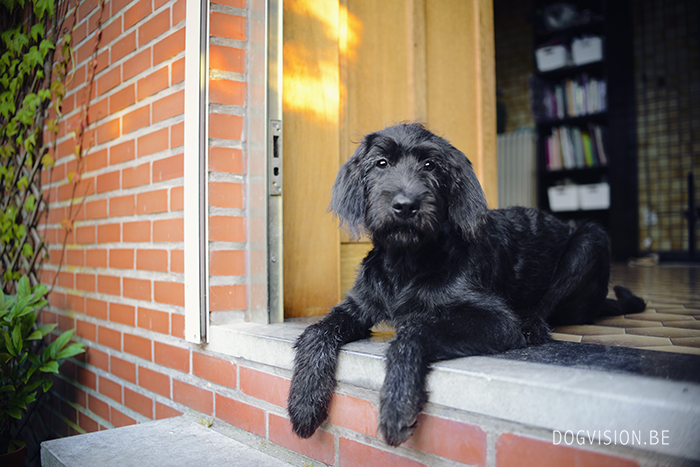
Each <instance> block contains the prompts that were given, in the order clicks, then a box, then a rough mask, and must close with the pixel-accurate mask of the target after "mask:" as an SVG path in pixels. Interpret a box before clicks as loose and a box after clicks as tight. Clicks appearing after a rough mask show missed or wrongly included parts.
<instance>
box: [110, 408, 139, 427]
mask: <svg viewBox="0 0 700 467" xmlns="http://www.w3.org/2000/svg"><path fill="white" fill-rule="evenodd" d="M109 411H110V420H111V421H112V425H114V427H115V428H120V427H123V426H129V425H136V420H134V419H133V418H131V417H129V416H128V415H124V413H122V412H120V411H119V410H117V409H115V408H114V407H110V408H109Z"/></svg>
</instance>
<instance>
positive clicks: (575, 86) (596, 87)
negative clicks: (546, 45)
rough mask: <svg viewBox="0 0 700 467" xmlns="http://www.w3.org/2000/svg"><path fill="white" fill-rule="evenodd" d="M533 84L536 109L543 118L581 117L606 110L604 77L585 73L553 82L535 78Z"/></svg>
mask: <svg viewBox="0 0 700 467" xmlns="http://www.w3.org/2000/svg"><path fill="white" fill-rule="evenodd" d="M531 87H532V94H533V96H532V97H533V110H534V111H535V115H536V119H537V120H540V121H543V120H562V119H564V118H573V117H581V116H584V115H592V114H596V113H601V112H605V110H606V109H607V105H606V99H607V95H606V94H607V83H606V82H605V80H604V79H598V78H590V77H588V75H586V74H582V75H580V76H577V77H574V78H567V79H565V80H564V81H562V82H560V83H557V84H554V85H552V84H549V83H547V82H544V81H543V80H536V81H533V82H532V85H531Z"/></svg>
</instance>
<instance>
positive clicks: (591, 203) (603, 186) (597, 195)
mask: <svg viewBox="0 0 700 467" xmlns="http://www.w3.org/2000/svg"><path fill="white" fill-rule="evenodd" d="M578 190H579V192H578V196H579V203H580V205H581V209H583V210H592V209H608V208H609V207H610V185H608V184H607V183H594V184H592V185H579V186H578Z"/></svg>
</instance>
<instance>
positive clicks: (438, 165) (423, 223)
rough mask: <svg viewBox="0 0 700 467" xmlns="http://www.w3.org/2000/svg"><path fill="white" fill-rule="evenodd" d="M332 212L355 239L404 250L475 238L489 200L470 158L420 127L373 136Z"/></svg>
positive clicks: (347, 168) (349, 170)
mask: <svg viewBox="0 0 700 467" xmlns="http://www.w3.org/2000/svg"><path fill="white" fill-rule="evenodd" d="M330 209H331V210H332V211H333V212H335V213H336V214H337V216H338V217H339V218H340V222H341V226H343V227H345V228H346V229H347V230H348V231H349V232H350V233H351V235H353V236H359V235H360V234H361V233H362V231H364V230H366V231H367V232H369V234H370V235H371V236H372V239H373V241H375V242H380V243H382V244H386V245H390V246H398V247H409V246H415V245H420V244H422V243H423V242H426V241H432V240H436V239H437V237H438V236H439V235H440V233H441V232H445V231H450V230H452V231H455V232H457V233H458V234H459V235H461V236H462V237H463V238H465V239H467V238H469V237H471V236H472V235H473V234H474V232H475V230H476V229H477V228H478V225H479V222H480V219H481V218H482V215H483V213H485V212H486V211H487V209H488V208H487V204H486V198H485V197H484V192H483V190H482V189H481V185H480V184H479V181H478V179H477V178H476V174H474V170H472V166H471V163H470V162H469V160H468V159H467V158H466V157H465V156H464V154H463V153H462V152H460V151H459V150H457V149H455V148H454V147H453V146H452V145H451V144H450V143H449V142H448V141H447V140H445V139H444V138H441V137H439V136H437V135H435V134H433V133H431V132H430V131H428V130H426V129H425V128H424V127H423V126H421V125H418V124H400V125H396V126H392V127H388V128H385V129H384V130H381V131H378V132H376V133H371V134H369V135H367V136H365V138H364V139H363V140H362V142H361V143H360V146H359V147H358V148H357V150H356V151H355V153H354V154H353V155H352V157H350V159H348V161H347V162H346V163H345V164H343V166H342V167H341V168H340V171H339V172H338V177H337V178H336V180H335V184H334V185H333V198H332V200H331V206H330Z"/></svg>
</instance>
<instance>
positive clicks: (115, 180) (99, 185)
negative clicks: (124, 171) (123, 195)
mask: <svg viewBox="0 0 700 467" xmlns="http://www.w3.org/2000/svg"><path fill="white" fill-rule="evenodd" d="M120 183H121V181H120V174H119V171H118V170H116V171H114V172H108V173H106V174H102V175H98V176H97V180H96V181H95V190H96V191H97V193H106V192H108V191H113V190H118V189H119V185H120Z"/></svg>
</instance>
